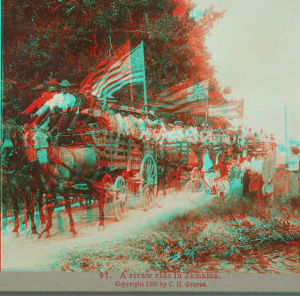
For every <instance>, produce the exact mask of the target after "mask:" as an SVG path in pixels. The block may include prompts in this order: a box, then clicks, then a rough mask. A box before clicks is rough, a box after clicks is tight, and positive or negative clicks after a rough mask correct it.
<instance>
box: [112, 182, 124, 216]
mask: <svg viewBox="0 0 300 296" xmlns="http://www.w3.org/2000/svg"><path fill="white" fill-rule="evenodd" d="M113 196H114V199H113V202H114V212H115V216H116V218H117V220H118V221H120V220H121V219H122V217H123V216H124V208H125V203H126V200H127V193H126V183H125V181H124V179H123V177H118V178H117V179H116V181H115V184H114V193H113Z"/></svg>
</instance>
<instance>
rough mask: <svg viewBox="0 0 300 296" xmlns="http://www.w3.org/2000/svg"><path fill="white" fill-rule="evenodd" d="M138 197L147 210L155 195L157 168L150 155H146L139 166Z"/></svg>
mask: <svg viewBox="0 0 300 296" xmlns="http://www.w3.org/2000/svg"><path fill="white" fill-rule="evenodd" d="M140 176H141V184H140V197H141V202H142V205H143V207H144V208H145V209H146V210H147V209H149V207H150V205H151V203H152V202H153V200H154V198H155V197H156V193H157V167H156V163H155V160H154V158H153V156H152V155H150V154H147V155H146V156H145V157H144V159H143V162H142V166H141V172H140Z"/></svg>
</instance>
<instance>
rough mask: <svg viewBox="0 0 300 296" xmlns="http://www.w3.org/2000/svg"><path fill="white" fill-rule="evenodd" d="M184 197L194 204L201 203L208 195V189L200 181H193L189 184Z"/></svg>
mask: <svg viewBox="0 0 300 296" xmlns="http://www.w3.org/2000/svg"><path fill="white" fill-rule="evenodd" d="M184 193H185V194H184V195H185V197H187V199H188V200H189V201H190V202H192V203H198V202H201V201H202V200H203V199H204V198H205V197H206V195H207V193H206V188H205V186H204V185H203V183H202V182H201V180H200V179H191V180H189V181H188V182H187V184H186V186H185V189H184Z"/></svg>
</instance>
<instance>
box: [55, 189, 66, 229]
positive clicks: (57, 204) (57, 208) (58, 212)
mask: <svg viewBox="0 0 300 296" xmlns="http://www.w3.org/2000/svg"><path fill="white" fill-rule="evenodd" d="M53 207H54V211H55V212H56V215H57V223H58V229H59V230H60V231H61V232H62V233H64V232H65V230H64V227H63V225H62V218H61V214H60V209H59V202H58V200H57V189H56V190H55V193H54V194H53Z"/></svg>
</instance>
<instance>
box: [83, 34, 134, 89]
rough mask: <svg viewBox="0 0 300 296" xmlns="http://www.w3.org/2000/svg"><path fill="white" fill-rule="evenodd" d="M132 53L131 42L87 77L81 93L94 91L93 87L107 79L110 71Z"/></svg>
mask: <svg viewBox="0 0 300 296" xmlns="http://www.w3.org/2000/svg"><path fill="white" fill-rule="evenodd" d="M129 53H130V44H129V40H128V41H127V42H126V43H125V44H124V45H122V46H121V47H120V48H118V49H117V50H116V51H115V52H113V53H112V54H111V55H110V56H108V57H107V58H106V59H104V60H103V61H101V63H100V64H99V65H97V67H96V68H95V70H94V71H93V72H92V73H91V74H90V75H88V76H87V78H86V79H85V80H84V81H83V82H82V83H81V85H80V93H82V94H83V95H85V94H86V91H88V90H93V86H95V85H97V83H98V82H99V81H101V80H102V79H103V78H105V77H106V75H107V73H108V71H109V70H110V69H111V68H112V67H113V65H115V64H116V63H117V62H118V61H119V60H121V59H122V57H124V56H125V55H127V54H129Z"/></svg>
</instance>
